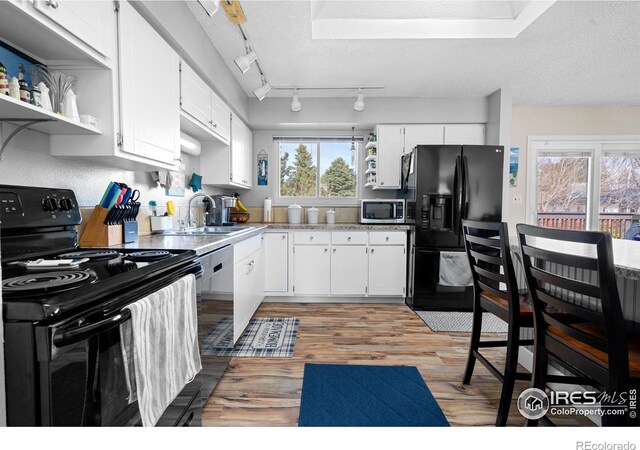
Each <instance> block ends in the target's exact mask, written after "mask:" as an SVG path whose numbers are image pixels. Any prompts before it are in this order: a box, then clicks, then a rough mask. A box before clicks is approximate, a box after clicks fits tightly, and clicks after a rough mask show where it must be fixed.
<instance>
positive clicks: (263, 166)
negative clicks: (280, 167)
mask: <svg viewBox="0 0 640 450" xmlns="http://www.w3.org/2000/svg"><path fill="white" fill-rule="evenodd" d="M268 184H269V155H268V154H267V152H265V151H264V149H262V150H260V152H259V153H258V186H267V185H268Z"/></svg>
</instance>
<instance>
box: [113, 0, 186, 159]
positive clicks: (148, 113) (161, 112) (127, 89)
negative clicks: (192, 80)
mask: <svg viewBox="0 0 640 450" xmlns="http://www.w3.org/2000/svg"><path fill="white" fill-rule="evenodd" d="M119 31H120V36H119V40H118V42H119V53H120V102H121V111H120V113H121V114H120V123H121V130H122V131H121V142H120V147H121V150H122V151H124V152H127V153H131V154H134V155H136V156H139V157H143V158H146V159H149V160H153V161H158V162H161V163H165V164H176V162H177V161H178V159H179V157H180V113H179V111H180V109H179V108H180V94H179V85H180V80H179V64H180V60H179V58H178V54H177V53H176V52H175V51H174V50H173V49H172V48H171V46H169V44H168V43H167V42H166V41H165V40H164V39H163V38H162V37H161V36H160V35H159V34H158V33H157V32H156V31H155V30H154V29H153V28H152V27H151V25H149V23H148V22H147V21H146V20H145V19H144V18H143V17H142V16H141V15H140V14H138V12H137V11H135V10H134V9H133V7H132V6H131V5H130V4H129V3H127V2H123V3H122V4H121V7H120V17H119Z"/></svg>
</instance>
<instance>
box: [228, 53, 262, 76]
mask: <svg viewBox="0 0 640 450" xmlns="http://www.w3.org/2000/svg"><path fill="white" fill-rule="evenodd" d="M256 59H258V56H257V55H256V52H254V51H253V50H252V51H250V52H248V53H247V54H246V55H242V56H238V57H237V58H236V59H234V60H233V61H234V62H235V63H236V66H238V69H240V72H242V73H247V71H248V70H249V67H251V64H252V63H253V62H254V61H255V60H256Z"/></svg>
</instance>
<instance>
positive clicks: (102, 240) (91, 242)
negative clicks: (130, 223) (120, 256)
mask: <svg viewBox="0 0 640 450" xmlns="http://www.w3.org/2000/svg"><path fill="white" fill-rule="evenodd" d="M107 214H109V210H108V209H106V208H103V207H102V206H100V205H96V207H95V208H93V212H92V213H91V217H89V221H88V222H87V226H86V227H85V228H84V231H83V232H82V236H81V237H80V247H110V246H112V245H118V244H122V225H107V224H105V223H104V221H105V220H106V218H107Z"/></svg>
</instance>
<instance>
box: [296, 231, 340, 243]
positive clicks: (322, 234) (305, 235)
mask: <svg viewBox="0 0 640 450" xmlns="http://www.w3.org/2000/svg"><path fill="white" fill-rule="evenodd" d="M330 242H331V233H329V232H328V231H296V232H295V233H294V237H293V243H294V244H295V245H305V244H306V245H329V243H330Z"/></svg>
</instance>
